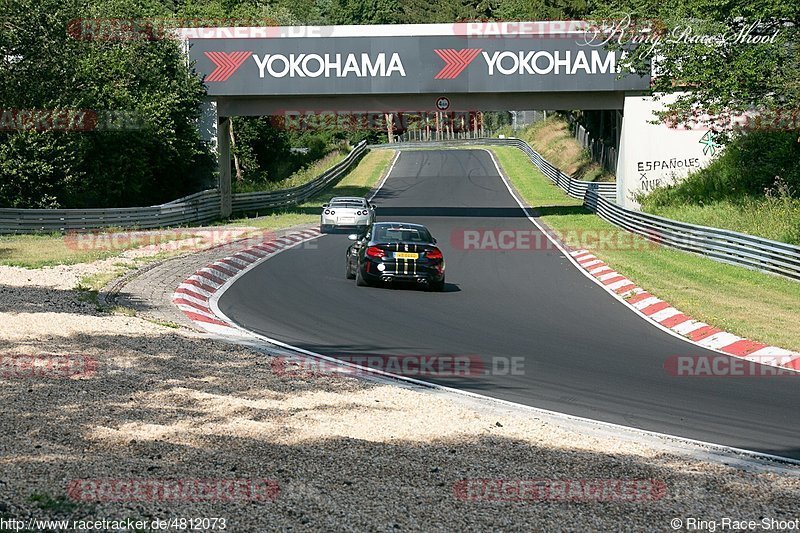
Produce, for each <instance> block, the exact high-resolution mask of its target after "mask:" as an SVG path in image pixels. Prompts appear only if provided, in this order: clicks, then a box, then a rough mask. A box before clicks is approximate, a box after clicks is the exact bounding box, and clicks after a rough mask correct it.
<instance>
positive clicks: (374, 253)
mask: <svg viewBox="0 0 800 533" xmlns="http://www.w3.org/2000/svg"><path fill="white" fill-rule="evenodd" d="M367 256H368V257H386V252H384V251H383V250H381V249H380V248H378V247H377V246H370V247H369V248H367Z"/></svg>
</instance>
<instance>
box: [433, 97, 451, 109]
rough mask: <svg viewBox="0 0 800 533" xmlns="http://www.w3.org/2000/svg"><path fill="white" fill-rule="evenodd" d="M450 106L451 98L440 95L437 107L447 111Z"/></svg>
mask: <svg viewBox="0 0 800 533" xmlns="http://www.w3.org/2000/svg"><path fill="white" fill-rule="evenodd" d="M449 108H450V99H449V98H447V97H446V96H440V97H439V98H437V99H436V109H438V110H439V111H447V110H448V109H449Z"/></svg>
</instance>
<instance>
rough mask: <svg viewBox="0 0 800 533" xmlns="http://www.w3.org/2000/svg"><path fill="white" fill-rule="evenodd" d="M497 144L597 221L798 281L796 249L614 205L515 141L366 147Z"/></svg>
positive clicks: (605, 188) (608, 192) (605, 191)
mask: <svg viewBox="0 0 800 533" xmlns="http://www.w3.org/2000/svg"><path fill="white" fill-rule="evenodd" d="M431 145H433V146H464V145H501V146H514V147H515V148H519V149H520V150H522V151H523V152H525V154H526V155H527V156H528V158H529V159H530V160H531V162H532V163H533V164H534V165H536V167H537V168H539V170H541V171H542V173H543V174H544V175H545V176H547V177H548V178H550V179H551V180H552V181H553V183H555V184H557V185H558V186H559V187H561V188H562V189H563V190H564V191H565V192H566V193H567V194H569V195H570V196H572V197H573V198H578V199H582V200H583V203H584V205H585V206H586V207H587V208H588V209H590V210H591V211H593V212H595V213H596V214H597V215H598V216H599V217H600V218H602V219H604V220H606V221H608V222H611V223H612V224H615V225H617V226H619V227H621V228H624V229H626V230H628V231H630V232H632V233H636V234H638V235H642V236H644V237H646V238H648V239H650V240H653V241H656V242H658V243H660V244H663V245H665V246H671V247H673V248H678V249H680V250H684V251H687V252H693V253H696V254H700V255H704V256H706V257H709V258H710V259H714V260H716V261H720V262H723V263H730V264H735V265H739V266H743V267H746V268H750V269H754V270H760V271H763V272H771V273H773V274H778V275H781V276H785V277H788V278H792V279H796V280H800V246H794V245H791V244H786V243H783V242H778V241H772V240H769V239H764V238H762V237H756V236H754V235H747V234H746V233H738V232H735V231H730V230H724V229H719V228H709V227H705V226H696V225H694V224H689V223H687V222H679V221H677V220H670V219H668V218H663V217H659V216H656V215H650V214H648V213H642V212H640V211H633V210H631V209H625V208H624V207H621V206H619V205H617V204H616V184H615V183H593V182H587V181H579V180H576V179H573V178H572V177H570V176H567V175H566V174H564V173H563V172H561V171H560V170H558V169H557V168H556V167H554V166H553V165H552V164H550V163H549V162H548V161H547V160H546V159H544V158H543V157H542V156H541V154H539V153H538V152H537V151H536V150H534V149H533V148H531V147H530V146H529V145H528V144H527V143H526V142H525V141H523V140H521V139H514V138H512V139H474V140H469V141H430V142H423V143H393V144H390V145H387V144H384V145H372V146H370V147H371V148H381V147H383V148H395V149H402V148H415V147H425V146H431Z"/></svg>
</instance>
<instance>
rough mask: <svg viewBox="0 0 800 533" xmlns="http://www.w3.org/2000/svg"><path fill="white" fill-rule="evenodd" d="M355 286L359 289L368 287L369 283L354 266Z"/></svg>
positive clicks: (359, 269)
mask: <svg viewBox="0 0 800 533" xmlns="http://www.w3.org/2000/svg"><path fill="white" fill-rule="evenodd" d="M356 285H357V286H359V287H369V282H368V281H367V280H366V279H364V276H362V275H361V268H359V267H358V266H356Z"/></svg>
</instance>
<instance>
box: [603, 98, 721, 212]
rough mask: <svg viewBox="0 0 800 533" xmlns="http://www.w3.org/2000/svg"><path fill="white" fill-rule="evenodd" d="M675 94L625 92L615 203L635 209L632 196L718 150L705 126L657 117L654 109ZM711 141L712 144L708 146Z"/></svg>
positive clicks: (681, 173)
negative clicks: (677, 126)
mask: <svg viewBox="0 0 800 533" xmlns="http://www.w3.org/2000/svg"><path fill="white" fill-rule="evenodd" d="M676 97H677V95H664V96H663V97H662V98H661V100H659V101H656V100H655V99H654V98H652V97H647V96H626V97H625V108H624V109H625V111H624V113H625V114H624V118H623V120H622V134H621V136H620V151H619V158H618V160H617V203H618V204H619V205H622V206H623V207H627V208H629V209H638V208H639V204H638V202H636V201H635V200H634V199H633V197H634V195H635V194H636V193H638V192H640V191H642V192H648V191H651V190H652V189H653V188H655V187H658V186H662V185H667V184H669V183H672V182H674V181H676V180H680V179H682V178H684V177H685V176H686V175H687V174H688V173H689V172H691V171H693V170H698V169H700V168H702V167H704V166H705V165H707V164H708V162H709V161H710V160H711V159H712V157H713V156H714V155H716V154H718V153H719V151H720V147H719V146H716V145H715V144H714V143H713V135H712V134H711V133H710V132H709V130H706V129H693V130H688V129H674V128H670V127H668V126H666V125H665V124H660V123H659V124H650V121H653V120H657V117H656V116H655V115H654V114H653V112H654V111H659V110H662V109H664V106H665V105H666V104H668V103H669V102H672V101H674V99H675V98H676ZM712 145H713V146H712Z"/></svg>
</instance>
